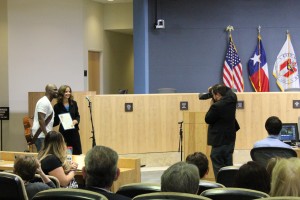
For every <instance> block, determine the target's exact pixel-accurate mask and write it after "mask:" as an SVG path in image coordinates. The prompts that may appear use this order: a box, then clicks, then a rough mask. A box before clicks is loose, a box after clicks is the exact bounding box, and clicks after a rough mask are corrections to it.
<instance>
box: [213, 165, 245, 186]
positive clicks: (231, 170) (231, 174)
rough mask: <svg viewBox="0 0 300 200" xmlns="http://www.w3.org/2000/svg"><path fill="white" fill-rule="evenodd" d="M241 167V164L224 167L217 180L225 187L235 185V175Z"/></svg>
mask: <svg viewBox="0 0 300 200" xmlns="http://www.w3.org/2000/svg"><path fill="white" fill-rule="evenodd" d="M239 168H240V167H239V166H226V167H222V168H221V169H220V170H219V172H218V174H217V180H216V182H217V183H220V184H222V185H224V186H225V187H234V185H235V176H236V174H237V172H238V170H239Z"/></svg>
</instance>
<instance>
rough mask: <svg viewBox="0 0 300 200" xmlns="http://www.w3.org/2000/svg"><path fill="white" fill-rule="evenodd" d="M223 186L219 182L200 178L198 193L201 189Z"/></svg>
mask: <svg viewBox="0 0 300 200" xmlns="http://www.w3.org/2000/svg"><path fill="white" fill-rule="evenodd" d="M224 187H225V186H224V185H222V184H220V183H216V182H212V181H206V180H200V182H199V190H198V194H199V195H200V194H201V193H202V192H203V191H205V190H208V189H213V188H224Z"/></svg>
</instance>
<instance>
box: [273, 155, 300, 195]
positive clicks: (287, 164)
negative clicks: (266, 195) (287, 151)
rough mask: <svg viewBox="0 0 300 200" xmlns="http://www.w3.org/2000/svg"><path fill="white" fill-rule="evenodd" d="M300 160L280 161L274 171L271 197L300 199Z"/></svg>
mask: <svg viewBox="0 0 300 200" xmlns="http://www.w3.org/2000/svg"><path fill="white" fill-rule="evenodd" d="M299 177H300V159H298V158H288V159H284V158H282V159H280V160H278V162H277V163H276V165H275V167H274V168H273V171H272V179H271V192H270V196H296V197H300V179H299Z"/></svg>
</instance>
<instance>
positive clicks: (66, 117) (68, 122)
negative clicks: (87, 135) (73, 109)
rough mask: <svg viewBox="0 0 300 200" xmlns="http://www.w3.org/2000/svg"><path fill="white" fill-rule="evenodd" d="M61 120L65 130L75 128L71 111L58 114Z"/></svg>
mask: <svg viewBox="0 0 300 200" xmlns="http://www.w3.org/2000/svg"><path fill="white" fill-rule="evenodd" d="M58 117H59V119H60V122H61V124H62V126H63V127H64V129H65V130H69V129H74V128H75V127H74V125H73V120H72V117H71V115H70V113H64V114H59V115H58Z"/></svg>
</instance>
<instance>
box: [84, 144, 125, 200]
mask: <svg viewBox="0 0 300 200" xmlns="http://www.w3.org/2000/svg"><path fill="white" fill-rule="evenodd" d="M118 159H119V156H118V154H117V152H115V151H114V150H112V149H110V148H108V147H105V146H95V147H93V148H92V149H91V150H89V151H88V152H87V154H86V156H85V159H84V163H85V166H84V167H83V168H82V175H83V178H84V179H85V186H86V188H85V189H87V190H90V191H93V192H97V193H100V194H102V195H104V196H106V197H107V198H108V199H109V200H127V199H130V198H128V197H125V196H122V195H119V194H114V193H112V192H111V191H110V189H111V187H112V185H113V182H114V181H116V180H117V179H118V177H119V175H120V169H119V168H118V166H117V164H118Z"/></svg>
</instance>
